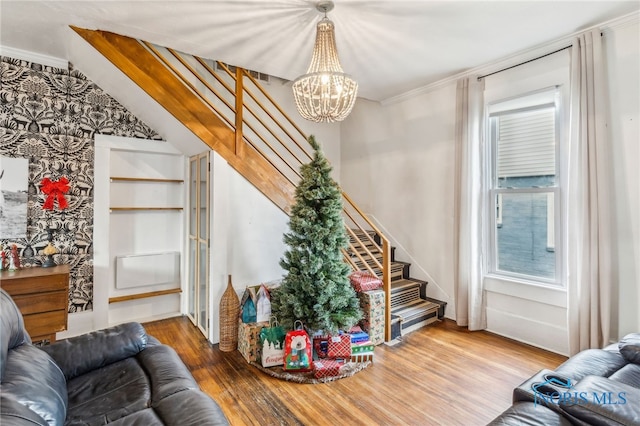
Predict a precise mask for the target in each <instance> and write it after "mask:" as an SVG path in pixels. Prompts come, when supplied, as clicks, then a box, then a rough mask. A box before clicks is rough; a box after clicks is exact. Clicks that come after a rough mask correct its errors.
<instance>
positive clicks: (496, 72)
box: [478, 45, 571, 81]
mask: <svg viewBox="0 0 640 426" xmlns="http://www.w3.org/2000/svg"><path fill="white" fill-rule="evenodd" d="M570 47H571V45H569V46H565V47H561V48H560V49H558V50H554V51H553V52H549V53H545V54H544V55H541V56H538V57H537V58H533V59H529V60H528V61H524V62H520V63H519V64H515V65H511V66H510V67H506V68H502V69H501V70H498V71H494V72H492V73H489V74H485V75H481V76H479V77H478V81H480V80H482V79H483V78H486V77H489V76H491V75H494V74H498V73H501V72H502V71H507V70H510V69H511V68H515V67H519V66H520V65H524V64H528V63H529V62H533V61H537V60H538V59H542V58H546V57H547V56H550V55H553V54H554V53H558V52H562V51H563V50H566V49H568V48H570Z"/></svg>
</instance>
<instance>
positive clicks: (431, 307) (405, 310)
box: [391, 299, 440, 335]
mask: <svg viewBox="0 0 640 426" xmlns="http://www.w3.org/2000/svg"><path fill="white" fill-rule="evenodd" d="M439 309H440V305H438V304H437V303H434V302H429V301H426V300H422V299H419V300H414V301H413V302H411V303H408V304H406V305H404V306H401V307H398V308H395V309H393V308H392V310H391V312H392V315H394V316H397V317H399V318H400V327H401V333H402V335H404V334H407V333H410V332H412V331H414V330H417V329H419V328H422V327H424V326H426V325H429V324H431V323H433V322H436V321H438V319H439V318H438V310H439Z"/></svg>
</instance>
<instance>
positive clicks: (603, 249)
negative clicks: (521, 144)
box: [565, 30, 612, 355]
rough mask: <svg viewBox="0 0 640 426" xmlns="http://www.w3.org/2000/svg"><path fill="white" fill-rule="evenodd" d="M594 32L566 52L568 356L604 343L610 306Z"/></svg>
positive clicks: (602, 110)
mask: <svg viewBox="0 0 640 426" xmlns="http://www.w3.org/2000/svg"><path fill="white" fill-rule="evenodd" d="M603 61H604V55H603V52H602V41H601V36H600V31H599V30H593V31H589V32H585V33H583V34H581V35H580V36H579V37H577V38H576V40H575V41H574V43H573V46H572V48H571V106H570V107H571V112H570V114H571V124H570V141H569V143H570V146H569V160H568V161H569V171H568V178H569V179H568V191H567V196H568V199H567V210H566V213H567V218H566V219H567V220H566V223H567V225H568V226H567V231H566V232H567V235H565V238H566V241H567V254H568V270H567V291H568V306H569V309H568V325H569V351H570V353H571V355H573V354H575V353H577V352H579V351H581V350H583V349H587V348H600V347H603V346H604V345H606V344H607V343H608V342H609V331H610V315H611V312H610V306H611V286H612V271H611V255H610V252H611V231H610V230H611V213H610V207H609V206H610V197H611V195H610V192H611V191H610V188H611V186H610V178H609V176H610V166H609V156H608V150H610V148H611V147H610V146H609V144H608V140H607V131H606V119H605V117H606V114H607V111H606V105H607V95H606V88H605V83H604V63H603Z"/></svg>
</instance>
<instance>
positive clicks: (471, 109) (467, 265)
mask: <svg viewBox="0 0 640 426" xmlns="http://www.w3.org/2000/svg"><path fill="white" fill-rule="evenodd" d="M483 91H484V80H481V81H478V79H477V77H475V76H474V77H469V78H463V79H461V80H459V81H458V85H457V93H456V96H457V100H456V174H455V176H456V182H455V186H456V196H455V202H456V204H455V220H456V226H455V230H456V253H455V255H456V259H455V260H456V270H455V304H456V322H457V323H458V325H461V326H468V328H469V330H482V329H485V328H486V327H487V319H486V312H485V307H486V304H485V300H484V290H483V287H482V263H483V259H482V215H481V213H482V211H483V209H482V158H483V155H482V135H483V132H482V122H483V104H484V99H483Z"/></svg>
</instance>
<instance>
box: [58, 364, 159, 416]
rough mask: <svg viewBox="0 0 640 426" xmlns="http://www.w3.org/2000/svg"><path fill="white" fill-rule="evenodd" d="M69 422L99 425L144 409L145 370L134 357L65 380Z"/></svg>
mask: <svg viewBox="0 0 640 426" xmlns="http://www.w3.org/2000/svg"><path fill="white" fill-rule="evenodd" d="M67 389H68V392H69V409H68V412H67V424H69V425H81V424H82V425H101V424H104V423H108V422H112V421H114V420H117V419H120V418H122V417H126V416H128V415H130V414H132V413H134V412H136V411H140V410H144V409H145V408H147V407H148V406H149V401H150V400H151V388H150V383H149V380H148V379H147V375H146V373H145V371H144V370H143V369H142V367H140V364H139V363H138V362H137V361H136V359H135V358H134V357H130V358H127V359H125V360H123V361H118V362H116V363H113V364H109V365H107V366H105V367H102V368H100V369H97V370H93V371H91V372H88V373H86V374H83V375H82V376H78V377H76V378H74V379H71V380H69V381H68V382H67Z"/></svg>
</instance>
